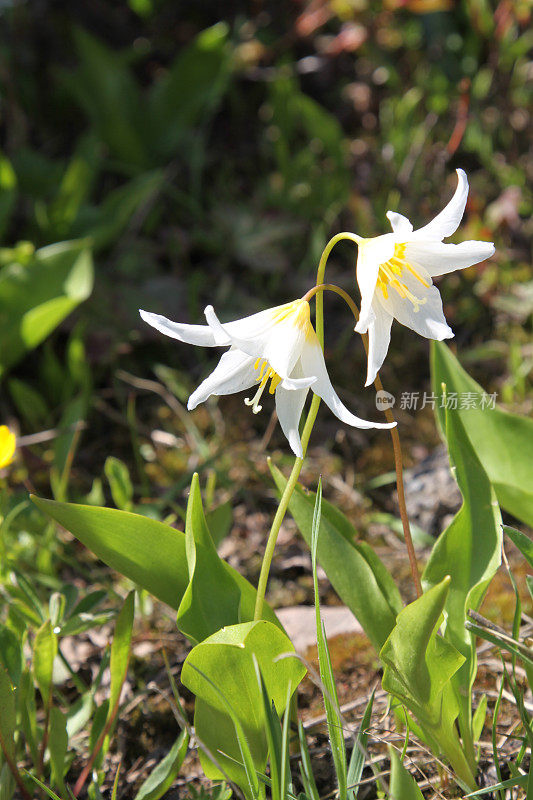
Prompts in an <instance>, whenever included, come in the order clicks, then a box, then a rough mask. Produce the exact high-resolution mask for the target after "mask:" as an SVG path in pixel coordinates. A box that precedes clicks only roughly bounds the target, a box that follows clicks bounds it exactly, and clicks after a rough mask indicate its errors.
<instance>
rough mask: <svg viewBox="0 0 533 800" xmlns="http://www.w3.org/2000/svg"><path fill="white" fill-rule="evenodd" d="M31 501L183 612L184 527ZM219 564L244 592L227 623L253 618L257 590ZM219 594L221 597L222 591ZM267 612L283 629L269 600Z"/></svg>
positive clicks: (110, 511) (89, 508)
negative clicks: (176, 528)
mask: <svg viewBox="0 0 533 800" xmlns="http://www.w3.org/2000/svg"><path fill="white" fill-rule="evenodd" d="M193 488H194V481H193ZM31 499H32V500H33V502H34V503H35V505H36V506H38V508H40V509H41V511H43V512H44V513H45V514H48V515H49V516H50V517H52V519H55V520H56V522H58V523H59V524H60V525H62V526H63V528H66V530H68V531H70V532H71V533H72V534H73V536H75V537H76V538H77V539H79V540H80V542H82V543H83V544H84V545H85V546H86V547H88V548H89V549H90V550H92V552H93V553H95V554H96V555H97V556H98V558H101V559H102V561H104V562H105V563H106V564H108V565H109V566H110V567H111V568H112V569H114V570H116V571H117V572H120V573H121V574H122V575H125V576H126V577H127V578H129V579H130V580H132V581H134V582H135V583H137V584H139V586H142V587H143V588H144V589H146V590H147V591H148V592H150V593H151V594H153V595H154V596H155V597H157V598H159V599H160V600H162V601H163V602H164V603H167V604H168V605H169V606H170V607H171V608H174V609H175V610H176V611H178V609H179V608H180V604H181V602H182V600H183V597H184V595H185V592H186V590H187V587H188V586H189V570H188V566H187V555H186V546H185V534H184V533H183V532H182V531H177V530H175V529H174V528H171V527H170V526H169V525H165V524H164V523H162V522H157V521H156V520H153V519H149V518H148V517H143V516H141V515H140V514H133V513H131V512H129V511H118V510H117V509H114V508H101V507H98V506H85V505H77V504H75V503H59V502H56V501H55V500H45V499H43V498H41V497H34V496H32V498H31ZM202 513H203V512H202ZM192 538H194V537H192ZM203 541H204V542H205V537H204V540H203ZM215 552H216V551H215ZM217 558H218V555H217ZM219 564H220V566H221V568H223V570H224V572H225V574H226V575H227V576H229V577H230V579H231V581H232V584H233V586H234V587H236V589H237V591H238V592H239V595H240V599H239V603H238V604H237V606H236V607H234V608H233V612H234V613H233V616H232V617H231V618H228V619H227V620H226V622H225V623H224V624H226V625H232V624H234V623H237V622H241V621H248V620H251V619H253V616H254V607H255V596H256V593H257V592H256V589H255V588H254V587H253V586H252V585H251V583H249V582H248V581H247V580H246V578H244V577H243V576H242V575H241V574H240V573H239V572H237V570H236V569H234V568H233V567H232V566H230V565H229V564H227V563H226V562H225V561H222V560H221V559H219ZM209 591H210V592H211V593H212V594H213V595H216V592H217V586H216V585H211V586H210V588H209ZM193 595H194V593H193ZM218 598H219V601H220V593H219V594H218ZM184 610H185V607H184ZM263 614H264V617H265V619H268V620H270V621H271V622H273V623H274V624H276V625H278V626H279V627H280V628H281V627H282V626H281V624H280V622H279V621H278V618H277V617H276V615H275V614H274V612H273V611H272V609H271V608H270V606H269V605H268V604H267V603H264V605H263ZM212 630H216V628H213V629H212ZM210 632H212V631H210ZM192 633H193V636H194V632H192ZM194 638H195V637H194Z"/></svg>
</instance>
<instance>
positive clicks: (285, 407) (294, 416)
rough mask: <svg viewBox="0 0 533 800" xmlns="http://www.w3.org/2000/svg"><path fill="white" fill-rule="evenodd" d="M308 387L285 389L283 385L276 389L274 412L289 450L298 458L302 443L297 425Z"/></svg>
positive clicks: (301, 453)
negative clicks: (289, 447) (292, 389)
mask: <svg viewBox="0 0 533 800" xmlns="http://www.w3.org/2000/svg"><path fill="white" fill-rule="evenodd" d="M308 392H309V389H297V390H295V391H289V392H288V391H286V390H285V389H284V388H283V385H281V386H278V388H277V389H276V412H277V414H278V419H279V424H280V425H281V430H282V431H283V433H284V434H285V436H286V437H287V439H288V442H289V444H290V446H291V450H292V452H293V453H294V455H295V456H297V457H298V458H303V450H302V443H301V441H300V433H299V430H298V426H299V423H300V417H301V416H302V411H303V408H304V405H305V401H306V398H307V393H308Z"/></svg>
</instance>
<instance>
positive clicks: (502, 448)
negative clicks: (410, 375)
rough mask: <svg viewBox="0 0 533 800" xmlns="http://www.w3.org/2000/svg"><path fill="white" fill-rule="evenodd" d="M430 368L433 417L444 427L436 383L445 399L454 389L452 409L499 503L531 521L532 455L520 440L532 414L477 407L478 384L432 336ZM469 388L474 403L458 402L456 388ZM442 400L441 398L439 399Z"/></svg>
mask: <svg viewBox="0 0 533 800" xmlns="http://www.w3.org/2000/svg"><path fill="white" fill-rule="evenodd" d="M431 346H432V351H431V352H432V356H431V371H432V385H433V392H434V393H435V394H436V395H437V396H438V397H439V398H440V401H438V402H437V408H436V413H437V419H438V420H439V423H440V427H441V430H444V428H445V419H444V410H445V409H444V408H443V407H441V405H442V403H443V400H442V397H443V390H442V384H443V383H444V384H446V394H447V396H448V403H450V397H452V393H454V392H455V393H458V394H459V397H458V400H459V403H458V408H457V414H458V415H459V417H460V419H461V422H462V424H463V427H464V430H465V431H466V434H467V436H468V438H469V439H470V442H471V444H472V447H473V449H474V450H475V452H476V455H477V457H478V459H479V461H480V462H481V463H482V464H483V468H484V470H485V472H486V473H487V475H488V477H489V480H490V481H491V483H492V485H493V486H494V490H495V492H496V497H497V498H498V502H499V503H500V505H501V507H502V508H504V509H505V510H506V511H509V512H510V513H511V514H513V516H515V517H516V518H517V519H519V520H521V521H522V522H525V523H526V524H527V525H529V526H533V460H532V459H531V454H530V451H529V449H528V447H527V446H525V443H527V442H531V441H533V419H528V418H526V417H520V416H518V415H517V414H510V413H509V412H508V411H504V410H503V409H501V408H498V407H496V408H494V409H493V408H489V407H485V408H480V407H479V406H480V404H481V402H482V398H483V397H487V395H486V393H485V392H484V390H483V389H482V387H481V386H480V385H479V384H478V383H476V382H475V381H474V380H473V379H472V378H471V377H470V375H468V373H467V372H465V370H464V369H463V368H462V367H461V365H460V364H459V362H458V360H457V359H456V358H455V356H454V355H453V354H452V352H451V350H450V349H449V348H448V347H447V346H446V345H445V344H444V343H443V342H432V343H431ZM463 392H464V393H468V392H471V393H474V394H475V397H476V398H477V405H478V407H477V408H460V405H461V403H460V400H461V397H460V395H461V393H463ZM444 402H445V401H444Z"/></svg>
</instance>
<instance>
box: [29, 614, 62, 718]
mask: <svg viewBox="0 0 533 800" xmlns="http://www.w3.org/2000/svg"><path fill="white" fill-rule="evenodd" d="M56 655H57V636H56V635H55V633H54V631H53V630H52V625H51V623H50V620H49V619H47V620H46V622H45V623H44V624H43V625H41V627H40V628H39V630H38V631H37V633H36V634H35V640H34V643H33V674H34V675H35V681H36V683H37V686H38V687H39V691H40V692H41V695H42V698H43V703H44V705H45V707H46V706H48V705H49V703H50V701H51V690H52V675H53V670H54V659H55V657H56Z"/></svg>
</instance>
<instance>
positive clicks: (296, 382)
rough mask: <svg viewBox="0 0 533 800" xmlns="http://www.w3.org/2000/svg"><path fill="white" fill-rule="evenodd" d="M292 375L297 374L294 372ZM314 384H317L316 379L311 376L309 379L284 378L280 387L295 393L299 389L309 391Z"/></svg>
mask: <svg viewBox="0 0 533 800" xmlns="http://www.w3.org/2000/svg"><path fill="white" fill-rule="evenodd" d="M292 374H293V375H294V374H295V373H294V371H293V373H292ZM313 383H316V377H315V376H314V375H311V376H310V377H308V378H283V380H282V381H281V384H280V385H281V386H283V388H284V389H288V390H289V391H291V392H295V391H298V390H299V389H309V387H310V386H312V385H313Z"/></svg>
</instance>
